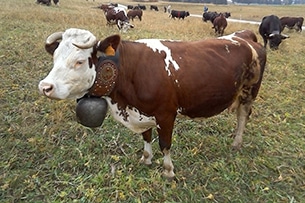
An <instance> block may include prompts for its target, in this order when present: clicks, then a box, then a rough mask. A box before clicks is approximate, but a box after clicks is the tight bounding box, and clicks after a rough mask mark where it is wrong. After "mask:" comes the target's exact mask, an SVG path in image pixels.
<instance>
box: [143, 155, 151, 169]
mask: <svg viewBox="0 0 305 203" xmlns="http://www.w3.org/2000/svg"><path fill="white" fill-rule="evenodd" d="M140 163H141V164H145V165H147V166H150V165H152V162H151V158H147V157H146V156H145V155H143V156H142V157H141V159H140Z"/></svg>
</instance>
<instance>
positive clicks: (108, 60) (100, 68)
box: [88, 51, 119, 97]
mask: <svg viewBox="0 0 305 203" xmlns="http://www.w3.org/2000/svg"><path fill="white" fill-rule="evenodd" d="M118 73H119V51H116V52H113V54H112V55H103V56H100V57H99V58H98V63H97V65H96V77H95V81H94V84H93V86H92V87H91V88H90V89H89V92H88V95H90V96H95V97H101V96H107V95H109V94H110V93H111V92H112V90H113V88H114V86H115V83H116V80H117V77H118Z"/></svg>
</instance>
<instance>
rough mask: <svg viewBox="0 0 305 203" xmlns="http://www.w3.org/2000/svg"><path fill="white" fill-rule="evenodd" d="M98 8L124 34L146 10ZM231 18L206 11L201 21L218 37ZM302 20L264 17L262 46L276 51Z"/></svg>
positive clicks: (172, 12)
mask: <svg viewBox="0 0 305 203" xmlns="http://www.w3.org/2000/svg"><path fill="white" fill-rule="evenodd" d="M99 8H101V9H103V11H104V13H105V16H106V20H107V24H108V25H111V24H116V25H117V26H118V28H119V30H122V31H123V32H126V31H127V30H128V29H129V28H133V27H134V25H132V24H131V23H130V20H132V21H133V20H134V18H138V19H139V20H140V21H141V20H142V15H143V11H144V10H146V6H145V5H140V4H138V5H137V6H132V5H128V6H122V5H119V4H109V5H108V4H107V5H106V4H102V5H101V6H100V7H99ZM150 10H155V11H159V9H158V7H157V6H155V5H151V6H150ZM164 12H168V13H169V17H171V18H173V19H175V18H178V19H184V18H186V17H188V16H190V12H189V11H179V10H172V9H171V7H170V6H167V7H164ZM230 16H231V13H230V12H224V13H218V12H215V11H214V12H211V11H206V12H204V13H203V14H202V20H203V21H204V22H207V21H210V22H211V23H212V24H213V27H212V28H213V29H215V33H216V34H217V35H218V36H222V35H223V34H224V30H225V29H226V27H227V25H228V22H227V20H226V19H227V18H229V17H230ZM303 21H304V18H303V17H282V18H279V17H278V16H275V15H270V16H265V17H264V18H263V19H262V22H261V24H260V26H259V33H260V35H261V36H262V38H263V40H264V46H265V47H266V45H267V43H268V41H269V46H270V48H271V49H277V48H278V46H279V44H280V43H281V42H282V40H283V39H286V38H288V36H287V35H284V34H282V31H283V30H284V28H285V27H286V28H288V29H295V30H296V31H299V32H301V31H302V25H303Z"/></svg>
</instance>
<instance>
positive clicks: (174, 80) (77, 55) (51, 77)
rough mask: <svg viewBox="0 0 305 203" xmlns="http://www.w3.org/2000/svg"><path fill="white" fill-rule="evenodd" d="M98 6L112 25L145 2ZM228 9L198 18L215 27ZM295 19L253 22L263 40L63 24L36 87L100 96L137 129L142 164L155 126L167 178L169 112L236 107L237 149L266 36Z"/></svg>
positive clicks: (273, 40)
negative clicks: (104, 33) (107, 32)
mask: <svg viewBox="0 0 305 203" xmlns="http://www.w3.org/2000/svg"><path fill="white" fill-rule="evenodd" d="M101 9H103V11H104V12H105V16H106V19H107V22H108V23H109V24H110V23H113V22H114V23H115V24H117V25H118V27H119V29H125V27H131V26H132V25H131V24H130V23H129V19H132V15H131V14H130V15H129V14H128V13H129V12H130V11H141V12H142V13H143V10H144V8H140V7H138V8H136V9H134V8H132V9H129V11H128V12H126V11H125V10H124V9H122V8H121V6H116V5H111V6H109V5H107V6H105V7H104V6H101ZM165 11H166V12H168V8H166V10H165ZM141 12H138V13H137V17H139V16H138V15H141V14H139V13H141ZM170 14H171V16H172V17H173V15H175V16H177V15H178V18H179V17H180V15H181V14H180V13H176V12H173V10H171V11H170ZM134 15H136V14H134ZM188 15H189V13H185V16H188ZM229 16H230V13H222V14H218V13H210V12H205V13H204V14H203V20H204V21H211V22H212V23H213V26H214V28H215V31H216V30H217V32H219V33H220V35H222V34H223V30H224V28H225V26H226V25H225V24H223V22H225V21H226V18H227V17H229ZM139 19H140V20H141V18H140V17H139ZM182 19H183V18H182ZM218 22H219V23H221V25H222V27H221V25H220V24H218ZM302 24H303V18H302V17H299V18H288V17H285V18H281V19H280V18H279V17H277V16H275V15H270V16H266V17H264V18H263V19H262V22H261V24H260V26H259V33H260V35H261V36H262V37H263V39H264V45H261V44H260V43H258V40H257V37H256V35H255V33H254V32H253V31H250V30H243V31H237V32H235V33H233V34H231V35H227V36H221V37H218V38H210V39H206V40H199V41H193V42H186V41H173V40H158V39H141V40H136V41H128V40H121V36H120V35H118V34H115V35H111V36H108V37H105V38H104V39H101V40H98V39H97V38H96V37H95V36H94V35H93V34H92V33H91V32H90V31H88V30H82V29H77V28H70V29H67V30H66V31H64V32H55V33H53V34H50V35H49V37H47V39H46V43H45V49H46V51H47V52H48V53H50V54H51V55H53V69H52V70H51V71H50V72H49V74H48V75H47V76H46V77H45V78H44V79H42V80H41V81H40V82H39V84H38V89H39V91H40V93H41V94H43V95H44V96H46V97H48V98H51V99H77V100H78V101H79V100H81V99H84V98H92V97H93V98H96V97H98V98H103V99H104V100H105V101H106V102H107V104H108V107H109V111H110V113H111V114H112V116H113V118H114V119H116V120H117V121H119V122H121V123H122V124H123V125H125V126H126V127H128V128H129V129H130V130H132V131H133V132H135V133H141V134H142V136H143V140H144V152H143V155H142V158H141V162H143V163H144V164H146V165H150V164H152V158H153V152H152V132H153V131H152V129H153V128H156V130H157V133H158V140H159V147H160V149H161V152H162V153H163V156H164V159H163V167H164V171H163V174H164V176H165V177H167V178H173V177H174V176H175V173H174V165H173V163H172V160H171V153H170V148H171V144H172V133H173V128H174V123H175V119H176V117H177V116H178V115H183V116H187V117H189V118H198V117H200V118H208V117H212V116H214V115H217V114H219V113H221V112H223V111H224V110H225V109H229V111H230V112H231V111H236V115H237V124H236V131H235V137H234V141H233V143H232V147H233V148H234V149H240V148H241V146H242V140H243V133H244V130H245V126H246V123H247V121H248V119H249V116H250V114H251V111H252V105H253V102H254V100H255V98H256V97H257V95H258V92H259V89H260V86H261V82H262V79H263V73H264V69H265V65H266V60H267V53H266V51H267V50H266V45H267V42H268V41H269V45H270V48H271V49H277V48H278V46H279V44H280V43H281V41H282V40H283V39H285V38H287V37H288V36H286V35H283V34H281V32H282V30H283V29H284V27H287V28H289V29H292V28H295V29H296V30H298V31H301V30H302ZM219 30H220V31H219ZM202 47H204V48H202ZM186 50H187V51H186ZM207 50H209V51H207ZM101 53H103V54H101ZM215 53H217V54H215ZM139 59H145V60H139ZM71 67H73V68H71ZM67 75H68V76H69V77H67ZM108 107H107V108H108Z"/></svg>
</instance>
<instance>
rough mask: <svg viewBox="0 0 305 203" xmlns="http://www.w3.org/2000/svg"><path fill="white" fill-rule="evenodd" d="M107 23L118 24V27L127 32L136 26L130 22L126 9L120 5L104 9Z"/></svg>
mask: <svg viewBox="0 0 305 203" xmlns="http://www.w3.org/2000/svg"><path fill="white" fill-rule="evenodd" d="M104 14H105V17H106V20H107V25H117V27H118V29H119V30H120V31H121V30H122V31H123V32H126V31H127V30H128V29H129V28H134V25H132V24H131V23H130V22H129V19H128V17H127V15H126V11H125V10H124V9H122V8H120V7H114V8H108V9H106V10H104Z"/></svg>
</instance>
